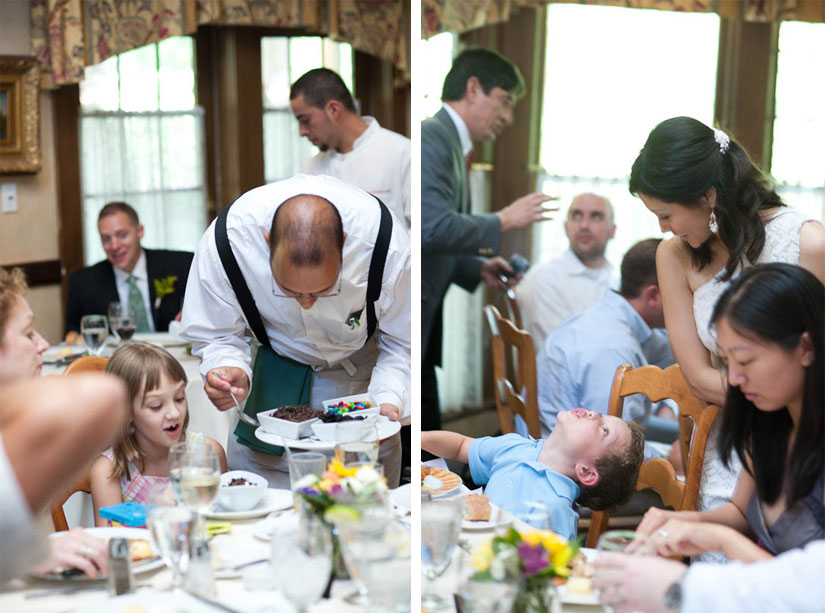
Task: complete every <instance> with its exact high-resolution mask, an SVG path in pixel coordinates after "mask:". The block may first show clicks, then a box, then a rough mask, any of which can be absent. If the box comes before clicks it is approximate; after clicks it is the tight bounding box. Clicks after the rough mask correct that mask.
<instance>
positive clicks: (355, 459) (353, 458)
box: [335, 438, 379, 466]
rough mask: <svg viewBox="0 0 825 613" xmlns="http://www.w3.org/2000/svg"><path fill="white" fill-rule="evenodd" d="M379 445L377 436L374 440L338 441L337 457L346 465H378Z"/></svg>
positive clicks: (336, 446) (336, 447)
mask: <svg viewBox="0 0 825 613" xmlns="http://www.w3.org/2000/svg"><path fill="white" fill-rule="evenodd" d="M378 445H379V441H378V439H377V438H376V439H375V440H374V441H372V442H366V441H355V442H351V443H338V444H337V445H335V457H336V458H338V461H339V462H341V464H343V465H344V466H349V465H350V464H356V463H366V464H372V465H373V466H375V465H376V463H377V462H378Z"/></svg>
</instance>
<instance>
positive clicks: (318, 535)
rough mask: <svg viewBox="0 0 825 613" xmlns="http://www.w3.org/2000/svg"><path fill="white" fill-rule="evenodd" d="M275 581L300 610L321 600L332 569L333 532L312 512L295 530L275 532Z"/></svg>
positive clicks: (273, 545) (273, 550)
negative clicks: (299, 527)
mask: <svg viewBox="0 0 825 613" xmlns="http://www.w3.org/2000/svg"><path fill="white" fill-rule="evenodd" d="M272 566H273V568H276V569H277V575H276V583H277V585H278V587H279V588H280V589H281V591H282V592H283V593H284V595H285V596H286V597H287V599H288V600H289V601H290V602H291V603H292V604H293V605H294V606H295V608H296V609H297V610H298V612H299V613H301V612H303V611H306V610H307V608H309V607H310V606H312V605H313V604H315V603H316V602H318V600H319V599H320V598H321V596H322V594H323V593H324V590H325V589H326V587H327V585H328V584H329V581H330V573H331V572H332V532H331V530H330V528H329V526H328V525H326V524H325V523H324V522H323V521H321V519H320V518H318V517H316V516H309V517H306V518H305V521H304V522H302V524H301V529H300V530H299V531H298V532H296V531H294V530H291V531H276V532H275V533H274V534H273V535H272Z"/></svg>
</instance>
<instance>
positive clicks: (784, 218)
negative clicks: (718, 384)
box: [693, 207, 810, 353]
mask: <svg viewBox="0 0 825 613" xmlns="http://www.w3.org/2000/svg"><path fill="white" fill-rule="evenodd" d="M806 221H810V218H808V217H805V215H803V214H802V213H800V212H799V211H797V210H796V209H792V208H791V207H783V208H781V209H779V211H778V212H777V213H775V214H774V216H773V217H772V218H771V220H770V221H769V222H768V223H767V224H765V247H764V248H763V249H762V253H761V254H760V255H759V257H758V258H757V260H756V262H755V264H768V263H772V262H783V263H785V264H798V263H799V231H800V229H801V228H802V224H804V223H805V222H806ZM750 265H751V264H750V263H749V262H747V261H745V265H744V266H742V268H746V267H748V266H750ZM724 272H725V269H724V268H723V269H722V270H720V271H719V272H717V273H716V274H715V275H714V276H713V278H712V279H711V280H710V281H708V282H707V283H705V284H704V285H702V286H701V287H699V288H697V290H696V291H695V292H693V318H694V319H695V320H696V331H697V332H698V333H699V338H700V339H701V340H702V344H703V345H704V346H705V347H707V348H708V349H709V350H710V351H711V352H713V353H716V332H715V330H713V329H712V326H711V324H710V316H711V314H712V313H713V307H714V306H715V305H716V301H717V300H718V299H719V296H721V295H722V292H723V291H725V288H726V287H727V286H728V285H729V284H730V281H724V282H723V281H720V277H721V276H722V275H723V274H724Z"/></svg>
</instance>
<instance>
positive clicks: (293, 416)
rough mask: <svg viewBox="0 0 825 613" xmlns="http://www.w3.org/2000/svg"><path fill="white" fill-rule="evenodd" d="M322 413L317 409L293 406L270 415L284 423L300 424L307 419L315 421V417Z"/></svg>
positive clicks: (276, 410)
mask: <svg viewBox="0 0 825 613" xmlns="http://www.w3.org/2000/svg"><path fill="white" fill-rule="evenodd" d="M323 413H324V412H323V411H318V410H317V409H313V408H312V407H308V406H303V405H295V406H285V407H280V408H278V409H275V410H274V411H272V413H270V415H271V416H272V417H277V418H278V419H283V420H285V421H291V422H293V423H296V424H297V423H300V422H302V421H307V420H309V419H315V418H316V417H321V415H323Z"/></svg>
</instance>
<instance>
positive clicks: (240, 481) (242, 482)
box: [226, 477, 255, 487]
mask: <svg viewBox="0 0 825 613" xmlns="http://www.w3.org/2000/svg"><path fill="white" fill-rule="evenodd" d="M233 485H255V484H254V483H252V482H251V481H247V480H246V479H244V478H243V477H235V478H234V479H232V481H230V482H229V483H227V484H226V487H232V486H233Z"/></svg>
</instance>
